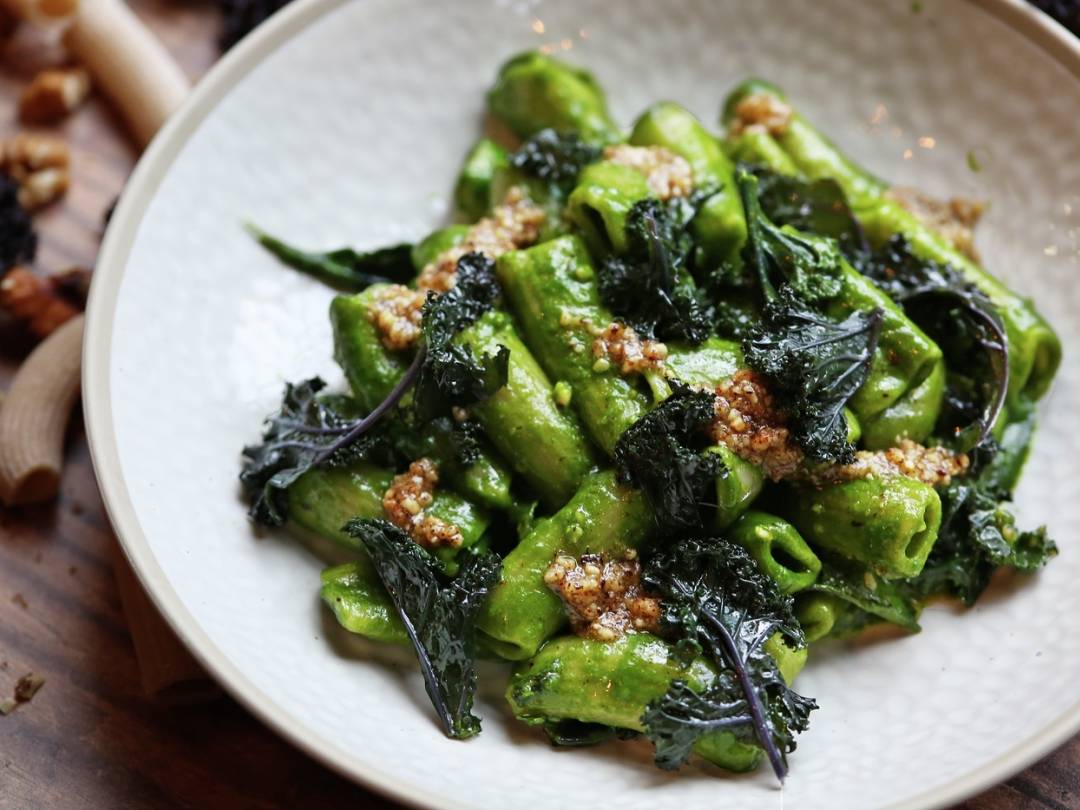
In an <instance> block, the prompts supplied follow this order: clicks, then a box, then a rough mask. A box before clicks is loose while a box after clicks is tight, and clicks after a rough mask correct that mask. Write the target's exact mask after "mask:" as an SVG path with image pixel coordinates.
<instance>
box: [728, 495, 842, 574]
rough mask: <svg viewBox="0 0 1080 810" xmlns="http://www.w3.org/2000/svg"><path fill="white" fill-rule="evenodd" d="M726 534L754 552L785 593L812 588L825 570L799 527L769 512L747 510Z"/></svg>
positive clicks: (753, 555) (764, 568)
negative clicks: (820, 573) (822, 569)
mask: <svg viewBox="0 0 1080 810" xmlns="http://www.w3.org/2000/svg"><path fill="white" fill-rule="evenodd" d="M725 536H726V537H728V538H729V539H731V540H733V541H735V542H736V543H738V544H739V545H740V546H742V547H743V548H745V549H746V550H747V551H748V552H750V556H751V557H753V558H754V559H755V560H757V563H758V565H759V566H760V567H761V570H762V571H764V572H765V573H766V574H767V575H768V576H769V577H771V578H772V579H773V580H774V581H775V582H776V584H777V585H779V586H780V590H782V591H783V592H784V593H788V594H791V593H795V592H796V591H801V590H803V589H804V588H808V587H809V586H810V585H812V584H813V583H814V580H816V579H817V576H818V573H819V572H820V571H821V560H819V559H818V556H817V555H816V554H815V553H814V552H813V550H811V548H810V546H808V545H807V544H806V541H805V540H803V538H802V535H800V534H799V532H798V530H797V529H796V528H795V527H794V526H792V525H791V524H790V523H788V522H787V521H786V520H784V519H783V518H778V517H776V516H775V515H770V514H768V513H767V512H758V511H750V512H746V513H745V514H743V516H742V517H740V518H739V519H738V520H737V521H735V523H734V525H732V526H731V527H730V528H728V530H727V532H726V535H725Z"/></svg>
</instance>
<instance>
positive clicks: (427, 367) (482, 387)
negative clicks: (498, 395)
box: [413, 253, 510, 419]
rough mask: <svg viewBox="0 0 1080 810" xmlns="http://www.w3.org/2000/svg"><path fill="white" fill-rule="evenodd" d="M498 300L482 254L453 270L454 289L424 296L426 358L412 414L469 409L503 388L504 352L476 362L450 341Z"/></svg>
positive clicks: (492, 267)
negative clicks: (454, 272) (455, 277)
mask: <svg viewBox="0 0 1080 810" xmlns="http://www.w3.org/2000/svg"><path fill="white" fill-rule="evenodd" d="M499 295H500V290H499V283H498V281H496V279H495V265H494V263H493V262H492V261H491V259H489V258H487V257H486V256H484V255H483V254H482V253H467V254H465V255H464V256H462V257H461V259H460V260H459V261H458V265H457V281H456V282H455V284H454V286H453V287H452V288H451V289H450V290H448V291H447V292H445V293H443V294H442V295H438V294H436V293H434V292H429V293H428V298H427V301H426V302H425V304H424V315H423V331H424V346H425V348H426V357H425V358H424V361H423V364H422V365H421V367H420V374H419V376H418V378H417V380H416V392H415V394H414V397H413V402H414V406H415V407H416V410H417V414H418V415H419V416H420V417H421V418H422V419H430V418H434V417H435V416H437V415H439V414H443V413H447V412H448V411H449V410H450V408H451V407H452V406H454V405H459V406H465V405H471V404H473V403H474V402H478V401H480V400H482V399H486V398H487V397H489V396H491V395H492V394H494V393H495V392H496V391H498V390H499V388H501V387H502V386H503V385H505V384H506V377H507V373H508V369H509V362H510V352H509V350H508V349H506V347H504V346H503V347H500V349H499V351H498V352H497V353H496V354H494V355H489V356H485V357H482V358H477V357H475V356H474V355H473V353H472V351H471V350H470V349H469V348H468V347H467V346H460V345H457V344H455V343H453V339H454V336H455V335H457V333H458V332H460V331H461V330H462V329H464V328H466V327H467V326H470V325H471V324H473V323H474V322H475V321H476V319H477V318H479V317H480V316H481V315H483V314H484V313H486V312H487V311H488V310H490V309H491V308H492V306H494V304H495V302H496V301H497V300H498V298H499Z"/></svg>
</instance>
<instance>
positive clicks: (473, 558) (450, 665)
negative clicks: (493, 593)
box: [345, 518, 502, 739]
mask: <svg viewBox="0 0 1080 810" xmlns="http://www.w3.org/2000/svg"><path fill="white" fill-rule="evenodd" d="M345 531H346V532H348V533H349V534H351V535H352V536H353V537H355V538H357V539H358V540H360V541H361V542H362V543H363V544H364V547H365V548H366V549H367V551H368V553H369V554H370V555H371V560H372V562H373V563H374V565H375V570H376V571H377V572H378V574H379V579H380V580H381V581H382V584H383V586H384V587H385V588H386V592H387V593H388V594H390V598H391V600H392V601H393V603H394V607H395V608H396V609H397V612H398V615H399V616H400V617H401V622H402V624H404V625H405V632H406V633H408V636H409V640H410V641H411V642H412V645H413V648H414V650H415V651H416V657H417V659H418V660H419V662H420V671H421V673H422V674H423V676H424V686H425V687H426V689H427V693H428V697H429V698H431V704H432V706H434V707H435V712H436V714H438V716H439V722H440V723H441V724H442V727H443V731H444V732H445V733H446V735H447V736H448V737H453V738H455V739H464V738H466V737H472V736H474V735H476V734H479V733H480V718H478V717H477V716H476V715H474V714H473V713H472V706H473V697H474V696H475V694H476V667H475V657H476V642H475V632H474V626H473V620H474V618H475V617H476V613H477V611H479V609H480V607H481V606H482V605H483V603H484V599H485V598H486V597H487V594H488V592H489V591H490V590H491V588H492V587H494V586H495V584H496V583H497V582H498V581H499V574H500V570H501V565H502V563H501V561H500V560H499V557H498V556H497V555H496V554H493V553H491V552H487V553H485V554H482V555H468V557H467V559H466V560H465V562H464V563H463V564H462V566H461V570H460V572H459V573H458V575H457V576H456V577H454V578H453V579H447V578H446V576H445V575H444V574H443V572H442V565H441V564H440V563H439V561H438V560H437V559H436V558H435V557H433V556H432V555H431V554H429V553H428V552H426V551H424V549H422V548H420V546H418V545H417V544H416V543H415V542H413V540H412V539H411V538H410V537H409V536H408V535H407V534H405V532H403V531H402V530H401V529H399V528H398V527H397V526H394V525H393V524H392V523H388V522H387V521H385V520H373V519H366V518H354V519H353V520H350V521H349V522H348V523H347V524H345Z"/></svg>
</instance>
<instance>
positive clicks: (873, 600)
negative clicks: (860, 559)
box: [806, 559, 919, 633]
mask: <svg viewBox="0 0 1080 810" xmlns="http://www.w3.org/2000/svg"><path fill="white" fill-rule="evenodd" d="M806 590H807V592H817V593H824V594H828V595H830V596H835V597H836V598H837V599H841V600H843V601H844V602H847V603H848V604H849V605H852V606H854V607H855V608H857V609H858V610H859V611H862V612H863V613H866V614H868V617H867V618H869V617H874V619H881V620H883V621H887V622H890V623H891V624H895V625H899V626H900V627H903V628H904V629H905V630H909V631H911V632H912V633H917V632H919V606H918V605H917V604H916V603H915V601H914V600H913V599H912V598H911V595H910V594H909V593H908V592H907V590H906V589H905V588H904V587H903V586H902V585H896V584H895V583H892V582H889V581H887V580H883V579H880V578H879V577H876V576H875V575H874V574H873V573H871V572H869V571H868V570H867V569H865V568H863V567H862V566H859V565H856V564H854V563H852V562H850V561H848V560H841V559H836V560H833V559H823V560H822V566H821V573H820V574H818V578H817V579H816V580H815V581H814V584H813V585H811V586H810V587H809V588H807V589H806ZM866 623H869V621H867V622H866Z"/></svg>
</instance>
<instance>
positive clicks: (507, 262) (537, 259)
mask: <svg viewBox="0 0 1080 810" xmlns="http://www.w3.org/2000/svg"><path fill="white" fill-rule="evenodd" d="M497 272H498V276H499V281H500V283H501V284H502V287H503V292H504V293H505V295H506V297H507V299H508V300H509V302H510V304H511V307H512V309H513V311H514V314H515V315H516V316H517V319H518V324H519V325H520V327H521V334H522V336H523V337H524V338H525V342H526V343H527V344H528V345H529V347H530V348H531V349H532V351H533V355H534V356H535V357H536V359H537V360H538V361H539V362H540V365H541V366H542V367H543V369H544V371H546V372H547V374H548V377H549V378H550V379H552V380H555V381H556V385H557V386H558V385H562V386H563V390H564V391H568V392H569V395H570V398H571V399H570V401H571V403H572V404H573V406H574V408H575V410H576V411H577V413H578V415H579V416H580V417H581V421H582V422H583V423H584V424H585V427H586V429H587V430H588V431H589V434H590V435H591V436H592V438H593V440H594V441H595V442H596V443H597V444H598V445H599V446H600V447H601V448H602V449H603V450H604V451H605V452H606V453H610V452H611V451H612V450H613V449H614V447H615V443H616V442H617V441H618V439H619V436H621V435H622V432H623V431H624V430H626V428H628V427H630V425H632V424H634V422H636V421H637V420H638V419H639V418H640V417H641V416H643V415H644V414H645V412H646V411H647V410H648V409H649V405H650V400H649V397H648V396H647V395H646V394H645V393H643V392H642V391H640V390H639V389H638V388H636V387H635V386H634V385H633V384H632V382H631V381H630V380H629V379H627V378H625V377H622V376H620V374H619V369H618V368H617V367H615V366H611V367H609V368H604V367H603V366H602V365H598V364H597V363H596V360H595V358H594V357H593V355H592V351H591V347H592V342H593V336H592V335H591V334H590V333H589V331H588V329H587V328H586V327H585V325H584V323H583V321H584V319H588V320H589V321H590V322H591V323H592V324H594V325H596V326H599V327H601V328H602V327H604V326H607V325H608V323H610V322H611V320H612V318H611V314H610V313H609V312H607V310H606V309H605V308H604V307H603V305H602V304H601V303H600V296H599V293H598V292H597V290H596V284H595V280H594V271H593V268H592V264H591V263H590V261H589V254H588V252H587V251H586V249H585V244H584V242H582V241H581V239H580V238H578V237H576V236H564V237H560V238H558V239H554V240H552V241H550V242H544V243H542V244H540V245H536V246H535V247H531V248H528V249H527V250H513V251H510V252H508V253H504V254H503V255H502V256H500V257H499V261H498V262H497Z"/></svg>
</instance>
